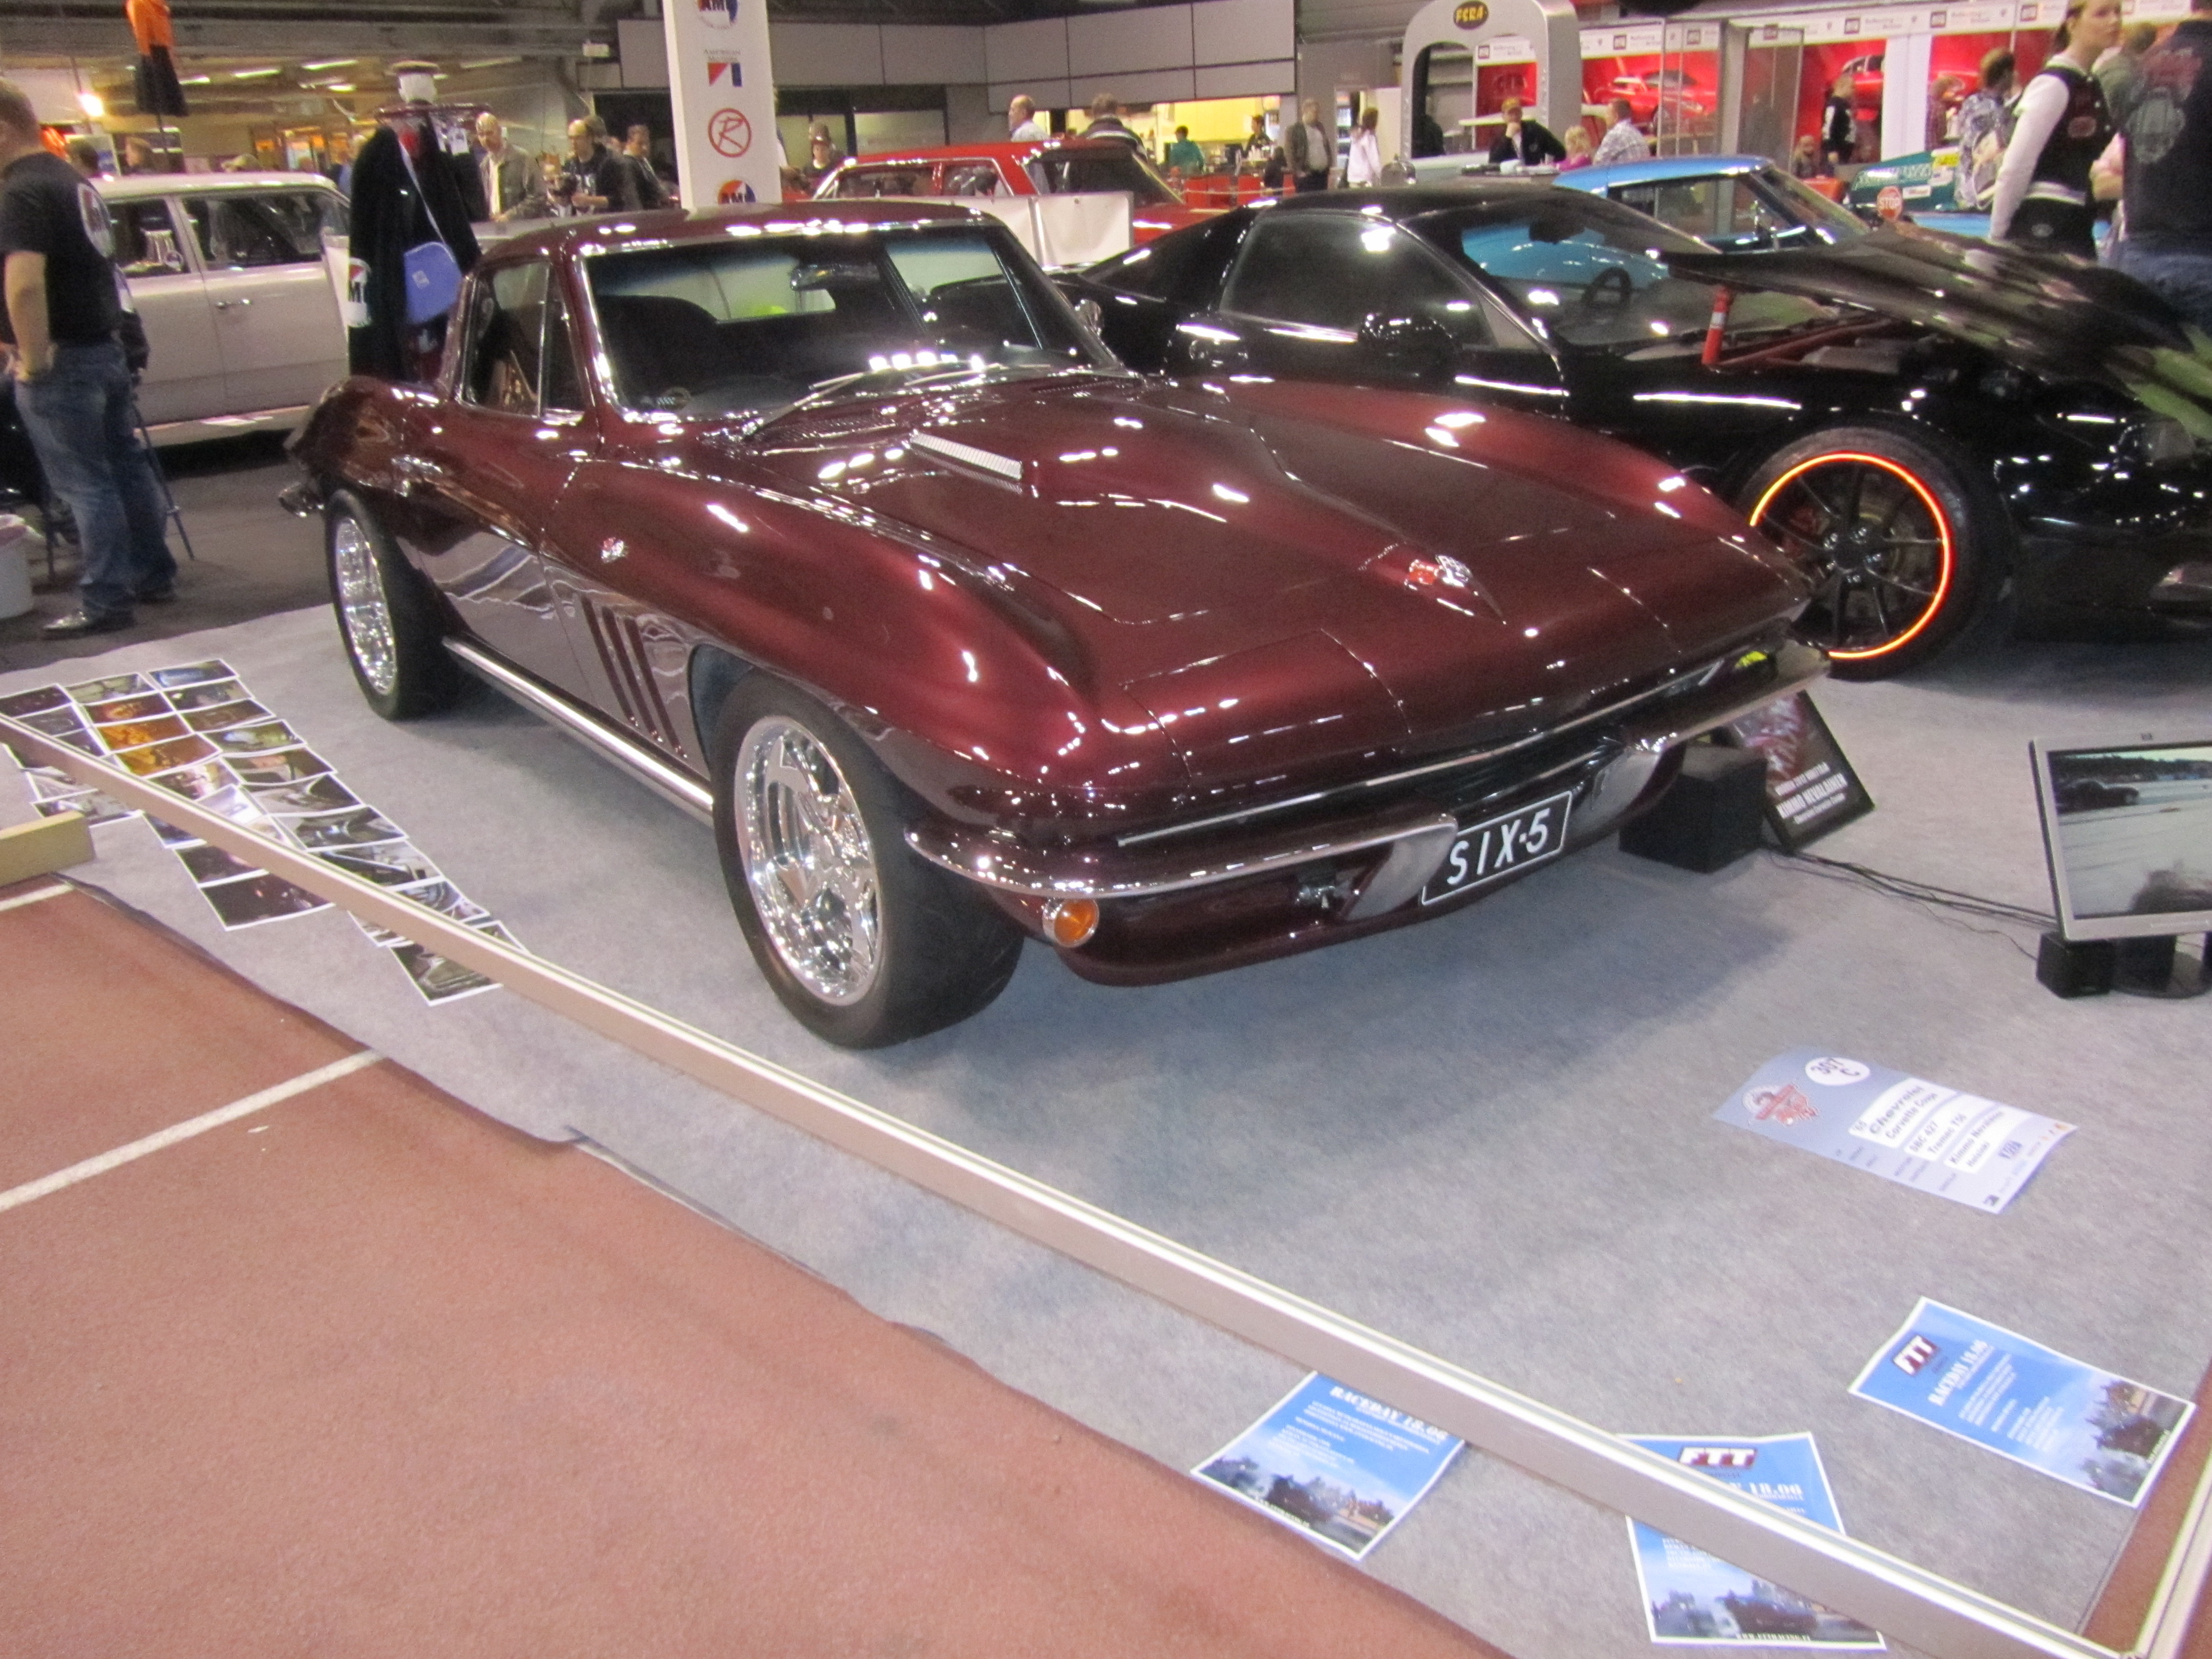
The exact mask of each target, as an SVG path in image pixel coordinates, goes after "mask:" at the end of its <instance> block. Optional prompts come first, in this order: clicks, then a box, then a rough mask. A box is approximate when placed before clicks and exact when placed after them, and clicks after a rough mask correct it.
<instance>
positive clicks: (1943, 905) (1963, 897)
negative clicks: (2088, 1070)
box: [1767, 848, 2057, 958]
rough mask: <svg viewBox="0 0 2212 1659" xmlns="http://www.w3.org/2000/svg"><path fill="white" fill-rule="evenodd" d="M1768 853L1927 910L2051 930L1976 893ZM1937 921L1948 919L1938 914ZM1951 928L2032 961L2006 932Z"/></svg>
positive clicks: (1814, 857)
mask: <svg viewBox="0 0 2212 1659" xmlns="http://www.w3.org/2000/svg"><path fill="white" fill-rule="evenodd" d="M1767 851H1768V853H1769V854H1770V855H1771V856H1772V857H1773V858H1774V859H1776V860H1778V861H1779V862H1780V863H1781V864H1782V866H1784V868H1785V869H1786V868H1788V867H1790V866H1793V865H1795V866H1800V867H1802V869H1803V870H1804V871H1805V872H1806V873H1807V874H1808V875H1815V876H1820V877H1824V878H1826V879H1828V880H1830V881H1848V882H1851V883H1855V884H1857V885H1859V886H1863V887H1866V888H1869V889H1870V890H1873V891H1875V892H1877V893H1881V894H1884V895H1886V896H1888V897H1891V898H1900V899H1903V900H1905V902H1907V903H1911V904H1917V905H1919V906H1921V907H1922V908H1924V909H1927V910H1929V911H1944V910H1948V911H1954V912H1956V913H1957V914H1958V915H1960V916H1962V917H1964V916H1978V917H1979V918H1981V919H1982V920H1984V921H1997V922H2003V923H2006V924H2008V925H2009V926H2011V927H2032V928H2033V929H2035V931H2036V932H2037V933H2044V932H2046V931H2048V930H2049V929H2051V927H2055V926H2056V925H2057V924H2056V922H2055V921H2053V919H2052V918H2051V916H2049V915H2045V914H2044V913H2043V912H2041V911H2038V910H2030V909H2027V908H2024V907H2022V906H2021V905H2017V904H2007V903H2005V902H2003V901H2002V900H2000V899H1992V898H1984V897H1983V896H1981V895H1979V894H1978V893H1962V892H1960V891H1959V890H1957V889H1955V888H1950V887H1938V886H1936V884H1934V883H1932V882H1924V881H1915V880H1913V879H1912V878H1911V877H1909V876H1894V875H1892V874H1890V873H1889V872H1887V871H1886V870H1876V869H1874V868H1872V867H1871V866H1868V865H1863V864H1853V863H1851V862H1850V861H1849V860H1844V859H1828V858H1822V857H1821V856H1820V854H1817V853H1783V852H1778V851H1776V850H1775V849H1774V848H1768V849H1767ZM1936 920H1937V921H1948V920H1949V918H1947V917H1944V916H1941V915H1938V916H1937V917H1936ZM1952 925H1954V926H1956V927H1964V928H1965V929H1966V931H1967V932H1968V933H1980V934H1983V935H1984V936H1985V937H1988V938H1990V939H2002V940H2004V942H2005V943H2006V944H2008V945H2011V946H2012V947H2013V949H2015V951H2020V952H2021V955H2023V956H2026V957H2030V958H2033V956H2034V954H2035V953H2034V952H2033V951H2031V950H2029V949H2028V948H2027V946H2026V945H2022V944H2021V942H2020V941H2019V940H2018V939H2015V938H2013V937H2012V935H2011V934H2009V933H2000V932H1998V931H1997V930H1996V929H1995V928H1992V927H1974V926H1973V925H1972V923H1971V922H1966V921H1955V922H1953V923H1952Z"/></svg>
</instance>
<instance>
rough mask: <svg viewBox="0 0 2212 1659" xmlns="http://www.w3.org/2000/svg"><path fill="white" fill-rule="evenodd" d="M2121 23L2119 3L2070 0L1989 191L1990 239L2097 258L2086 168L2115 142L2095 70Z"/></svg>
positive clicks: (2114, 41) (2093, 209)
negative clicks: (2052, 50)
mask: <svg viewBox="0 0 2212 1659" xmlns="http://www.w3.org/2000/svg"><path fill="white" fill-rule="evenodd" d="M2120 28H2121V19H2120V0H2068V4H2067V7H2066V21H2064V22H2063V23H2061V24H2060V25H2059V26H2058V31H2057V34H2056V35H2055V36H2054V37H2053V38H2052V42H2051V44H2052V46H2054V47H2055V51H2054V52H2052V54H2051V58H2050V59H2049V61H2047V62H2046V63H2045V64H2044V66H2043V72H2042V73H2041V74H2040V75H2038V76H2036V77H2035V78H2034V79H2033V80H2032V81H2030V82H2028V83H2027V91H2025V92H2023V93H2021V95H2020V110H2019V113H2018V115H2017V117H2016V118H2015V120H2014V123H2013V130H2012V142H2011V143H2009V144H2008V145H2006V146H2005V155H2004V164H2003V165H2002V167H1999V168H1998V169H1997V183H1996V190H1995V191H1993V192H1991V197H1992V199H1991V201H1990V240H1991V241H1993V242H2017V243H2019V244H2020V245H2021V246H2024V247H2032V248H2035V249H2037V250H2039V251H2040V252H2051V253H2071V254H2075V255H2077V256H2079V257H2080V258H2084V259H2093V258H2096V257H2097V243H2096V238H2095V235H2094V234H2093V226H2094V225H2095V223H2096V205H2095V204H2094V203H2093V202H2092V201H2091V199H2090V196H2089V169H2090V167H2092V166H2093V165H2094V164H2095V162H2096V160H2097V158H2098V157H2099V156H2100V155H2103V154H2104V152H2105V146H2106V145H2107V144H2108V143H2111V142H2112V117H2111V115H2110V114H2108V113H2107V112H2106V109H2105V90H2104V88H2102V87H2100V86H2099V85H2098V84H2097V77H2096V76H2094V75H2093V74H2091V73H2090V68H2091V65H2093V64H2095V63H2096V61H2097V59H2098V58H2099V56H2100V55H2101V54H2102V53H2104V52H2106V51H2108V50H2110V49H2111V48H2112V46H2115V45H2116V44H2118V40H2119V38H2120Z"/></svg>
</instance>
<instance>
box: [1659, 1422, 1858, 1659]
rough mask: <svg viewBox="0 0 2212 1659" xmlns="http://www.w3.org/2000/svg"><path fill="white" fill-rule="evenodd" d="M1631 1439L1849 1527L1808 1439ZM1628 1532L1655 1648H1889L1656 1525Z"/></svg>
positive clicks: (1820, 1521) (1818, 1520) (1772, 1500)
mask: <svg viewBox="0 0 2212 1659" xmlns="http://www.w3.org/2000/svg"><path fill="white" fill-rule="evenodd" d="M1626 1438H1627V1439H1629V1440H1631V1441H1632V1442H1633V1443H1636V1444H1637V1445H1639V1446H1641V1447H1643V1448H1644V1450H1646V1451H1652V1452H1657V1453H1658V1454H1659V1455H1661V1456H1662V1457H1664V1458H1668V1459H1670V1460H1672V1461H1673V1462H1676V1463H1680V1465H1681V1466H1682V1467H1683V1468H1690V1469H1695V1470H1697V1471H1698V1472H1699V1474H1705V1475H1709V1476H1711V1478H1712V1479H1713V1480H1717V1481H1719V1482H1720V1483H1721V1484H1722V1485H1723V1486H1733V1487H1735V1489H1736V1490H1737V1491H1738V1492H1745V1493H1747V1494H1748V1495H1749V1496H1751V1497H1753V1498H1759V1499H1761V1500H1763V1501H1764V1502H1766V1503H1769V1504H1773V1505H1774V1506H1775V1507H1776V1508H1777V1509H1781V1510H1788V1511H1789V1512H1790V1514H1792V1515H1795V1516H1801V1517H1802V1518H1803V1519H1805V1520H1807V1521H1810V1522H1814V1523H1815V1524H1816V1525H1819V1526H1823V1527H1826V1528H1828V1529H1829V1530H1830V1531H1832V1532H1838V1533H1839V1532H1841V1531H1843V1529H1844V1523H1843V1520H1842V1517H1841V1516H1838V1514H1837V1512H1836V1500H1835V1497H1834V1494H1833V1493H1832V1492H1830V1491H1829V1489H1828V1472H1827V1470H1826V1468H1823V1467H1822V1466H1821V1463H1820V1448H1819V1447H1817V1446H1815V1445H1814V1443H1813V1437H1812V1436H1811V1435H1809V1434H1775V1435H1764V1436H1759V1437H1753V1438H1750V1439H1735V1438H1722V1437H1710V1436H1688V1437H1680V1436H1674V1435H1649V1434H1632V1435H1629V1436H1627V1437H1626ZM1628 1534H1629V1538H1630V1541H1631V1542H1632V1545H1633V1546H1634V1548H1635V1551H1636V1577H1637V1580H1638V1583H1641V1584H1642V1585H1643V1587H1644V1624H1645V1627H1646V1629H1647V1630H1648V1631H1649V1632H1650V1638H1651V1639H1652V1640H1653V1641H1654V1642H1656V1643H1660V1644H1664V1645H1667V1646H1670V1647H1704V1648H1765V1647H1774V1646H1778V1645H1783V1646H1791V1645H1796V1644H1804V1645H1806V1646H1808V1647H1809V1646H1819V1647H1822V1648H1849V1649H1857V1650H1881V1649H1883V1648H1886V1647H1887V1646H1888V1644H1887V1643H1886V1642H1884V1641H1883V1640H1882V1638H1881V1634H1880V1632H1876V1631H1873V1630H1869V1628H1868V1627H1867V1626H1864V1625H1862V1624H1861V1623H1859V1621H1858V1620H1856V1619H1853V1618H1852V1617H1850V1615H1849V1614H1848V1613H1838V1612H1836V1611H1835V1610H1834V1609H1833V1608H1832V1607H1823V1606H1821V1605H1820V1603H1819V1602H1818V1601H1813V1600H1811V1599H1810V1598H1808V1597H1807V1596H1802V1595H1798V1594H1797V1593H1796V1591H1794V1590H1789V1589H1784V1588H1783V1587H1782V1586H1781V1585H1779V1584H1776V1583H1771V1582H1769V1581H1768V1580H1766V1579H1764V1578H1761V1577H1759V1576H1758V1575H1757V1574H1756V1573H1751V1572H1747V1571H1744V1570H1743V1569H1742V1568H1741V1567H1736V1566H1731V1565H1729V1563H1727V1562H1725V1561H1723V1560H1722V1559H1719V1558H1718V1557H1717V1556H1712V1555H1708V1554H1706V1553H1705V1551H1703V1550H1701V1549H1699V1548H1698V1547H1696V1546H1695V1545H1693V1544H1686V1543H1684V1542H1683V1541H1681V1540H1680V1539H1679V1538H1670V1537H1668V1535H1667V1534H1665V1533H1663V1532H1661V1531H1660V1530H1659V1529H1658V1528H1656V1527H1649V1526H1646V1525H1645V1524H1644V1522H1641V1521H1636V1520H1632V1521H1630V1522H1629V1523H1628Z"/></svg>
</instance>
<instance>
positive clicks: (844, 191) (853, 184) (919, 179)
mask: <svg viewBox="0 0 2212 1659" xmlns="http://www.w3.org/2000/svg"><path fill="white" fill-rule="evenodd" d="M837 194H838V195H839V196H841V197H870V196H933V195H935V194H936V192H935V191H933V190H932V189H931V188H930V179H929V169H928V168H927V167H848V168H846V169H845V171H844V172H842V173H839V174H838V175H837Z"/></svg>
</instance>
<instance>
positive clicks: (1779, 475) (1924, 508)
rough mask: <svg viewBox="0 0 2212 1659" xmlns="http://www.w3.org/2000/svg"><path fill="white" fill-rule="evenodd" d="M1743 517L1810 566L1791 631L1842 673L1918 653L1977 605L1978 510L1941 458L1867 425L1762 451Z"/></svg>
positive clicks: (1865, 673) (1981, 579)
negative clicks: (1809, 591)
mask: <svg viewBox="0 0 2212 1659" xmlns="http://www.w3.org/2000/svg"><path fill="white" fill-rule="evenodd" d="M1740 499H1741V505H1742V507H1743V509H1744V513H1745V516H1746V517H1747V518H1748V519H1750V520H1751V521H1752V522H1753V524H1755V525H1757V526H1759V527H1760V528H1761V529H1762V530H1764V531H1765V532H1767V534H1768V535H1770V536H1771V537H1772V538H1774V540H1775V541H1777V542H1778V543H1779V544H1781V546H1782V548H1783V549H1784V551H1786V552H1788V553H1790V554H1791V555H1793V556H1796V558H1798V559H1799V560H1801V561H1802V562H1803V563H1804V564H1805V566H1806V567H1807V568H1808V569H1809V570H1810V571H1811V572H1812V573H1813V575H1814V592H1813V599H1812V601H1811V603H1810V604H1808V605H1807V606H1806V607H1805V611H1804V614H1803V615H1802V617H1800V618H1799V620H1798V624H1797V631H1798V633H1799V634H1800V635H1802V637H1803V638H1805V639H1807V640H1809V641H1812V642H1813V643H1814V644H1815V645H1819V646H1821V647H1825V648H1826V650H1827V652H1828V654H1829V656H1830V657H1831V658H1832V659H1833V662H1834V669H1835V672H1836V673H1837V674H1838V675H1839V676H1840V677H1842V678H1846V679H1878V678H1882V677H1883V676H1885V675H1888V674H1894V673H1898V672H1899V671H1903V670H1905V669H1907V668H1910V667H1912V666H1914V665H1917V664H1919V663H1922V662H1925V661H1926V660H1927V659H1929V658H1930V657H1932V656H1933V655H1935V654H1936V653H1937V652H1938V651H1940V650H1942V648H1943V647H1945V646H1946V645H1948V644H1949V643H1950V641H1952V640H1953V639H1954V638H1955V637H1956V636H1957V635H1958V634H1959V632H1960V629H1963V628H1964V627H1965V626H1966V623H1968V622H1969V621H1971V620H1972V617H1973V615H1974V613H1975V611H1977V610H1978V608H1979V606H1980V604H1981V600H1982V594H1983V590H1984V586H1986V568H1987V565H1988V563H1989V561H1988V560H1987V559H1986V558H1984V556H1981V555H1980V553H1979V552H1978V549H1977V538H1978V536H1983V535H1986V533H1987V531H1986V529H1985V525H1986V523H1987V521H1988V520H1989V518H1990V513H1988V512H1987V511H1984V512H1979V513H1978V512H1976V511H1974V503H1973V501H1972V495H1971V492H1970V489H1969V486H1968V484H1967V483H1966V475H1965V474H1964V472H1963V471H1962V470H1961V469H1960V468H1958V467H1957V466H1956V465H1954V463H1953V462H1952V461H1951V460H1950V459H1949V458H1948V456H1945V455H1943V454H1941V453H1937V452H1936V450H1935V449H1934V448H1933V447H1930V446H1929V445H1927V444H1925V443H1923V442H1920V441H1917V440H1916V439H1914V438H1911V437H1908V436H1906V435H1904V434H1901V433H1893V432H1888V431H1884V430H1881V429H1877V428H1865V429H1836V430H1831V431H1827V432H1821V433H1816V434H1814V435H1813V436H1812V437H1810V438H1807V439H1804V440H1802V441H1799V442H1798V443H1796V444H1793V445H1791V446H1790V447H1789V448H1787V449H1784V450H1783V451H1782V452H1781V453H1779V454H1777V455H1775V456H1774V457H1772V458H1771V459H1769V460H1768V462H1767V463H1766V465H1765V466H1763V467H1761V468H1760V469H1759V471H1758V472H1757V473H1756V474H1755V475H1754V476H1753V478H1752V480H1751V482H1750V483H1749V484H1748V485H1747V486H1746V488H1745V489H1744V490H1743V492H1742V494H1741V498H1740Z"/></svg>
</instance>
